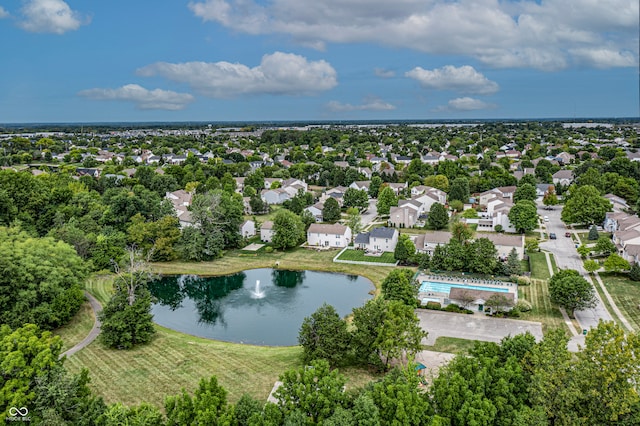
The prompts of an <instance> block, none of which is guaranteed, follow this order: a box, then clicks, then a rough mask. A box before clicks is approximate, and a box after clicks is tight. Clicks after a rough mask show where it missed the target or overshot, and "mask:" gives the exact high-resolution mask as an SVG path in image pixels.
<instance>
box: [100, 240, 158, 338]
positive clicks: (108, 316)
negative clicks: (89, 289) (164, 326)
mask: <svg viewBox="0 0 640 426" xmlns="http://www.w3.org/2000/svg"><path fill="white" fill-rule="evenodd" d="M127 254H128V258H127V259H126V262H127V263H126V264H125V265H124V270H123V269H122V268H121V267H120V266H116V275H117V277H116V279H115V281H114V287H115V293H114V295H113V296H111V299H110V300H109V302H108V303H107V305H106V306H105V308H104V309H103V310H102V311H101V312H100V314H99V318H100V321H101V322H102V327H101V331H100V339H101V340H102V342H103V343H104V344H105V345H107V346H109V347H111V348H116V349H131V348H133V347H134V346H136V345H138V344H144V343H148V342H150V341H151V339H152V337H153V335H154V334H155V328H154V326H153V315H152V314H151V293H150V292H149V289H148V287H147V284H148V283H149V281H151V280H152V279H153V276H152V275H151V273H150V272H149V265H148V264H147V262H146V261H145V260H144V259H141V257H140V252H139V251H136V250H134V249H133V248H129V249H128V251H127Z"/></svg>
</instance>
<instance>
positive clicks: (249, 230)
mask: <svg viewBox="0 0 640 426" xmlns="http://www.w3.org/2000/svg"><path fill="white" fill-rule="evenodd" d="M240 235H242V238H251V237H253V236H254V235H256V223H255V222H254V221H252V220H245V221H244V222H242V225H240Z"/></svg>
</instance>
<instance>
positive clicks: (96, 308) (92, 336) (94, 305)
mask: <svg viewBox="0 0 640 426" xmlns="http://www.w3.org/2000/svg"><path fill="white" fill-rule="evenodd" d="M84 295H85V296H86V297H87V299H89V304H90V305H91V309H92V310H93V314H94V316H95V317H96V321H95V322H94V323H93V328H92V329H91V331H90V332H89V334H88V335H87V337H85V338H84V339H83V340H82V342H80V343H78V344H77V345H75V346H74V347H72V348H70V349H69V350H68V351H66V352H64V353H63V354H61V355H60V358H62V357H63V356H65V355H66V356H71V355H73V354H75V353H76V352H78V351H79V350H81V349H84V348H85V347H86V346H88V345H89V344H90V343H91V342H93V341H94V340H96V337H98V335H99V334H100V320H99V319H98V314H99V313H100V311H101V310H102V305H100V302H98V301H97V300H96V298H95V297H93V296H92V295H91V294H89V292H87V291H85V292H84Z"/></svg>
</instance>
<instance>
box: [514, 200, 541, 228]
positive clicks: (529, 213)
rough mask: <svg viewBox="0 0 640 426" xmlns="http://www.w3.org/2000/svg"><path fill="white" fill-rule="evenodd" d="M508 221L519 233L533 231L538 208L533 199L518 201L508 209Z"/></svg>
mask: <svg viewBox="0 0 640 426" xmlns="http://www.w3.org/2000/svg"><path fill="white" fill-rule="evenodd" d="M509 221H510V222H511V224H512V225H513V226H514V228H516V230H517V231H518V232H520V233H525V232H526V231H533V230H534V229H536V227H537V226H538V210H537V208H536V205H535V203H534V202H533V201H529V200H521V201H518V202H517V203H516V204H515V205H514V206H513V207H511V210H510V211H509Z"/></svg>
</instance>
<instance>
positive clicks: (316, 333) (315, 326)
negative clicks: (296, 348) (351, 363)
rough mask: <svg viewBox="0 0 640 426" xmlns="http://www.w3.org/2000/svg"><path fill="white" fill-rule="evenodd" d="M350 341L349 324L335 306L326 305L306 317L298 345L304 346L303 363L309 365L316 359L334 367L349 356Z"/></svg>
mask: <svg viewBox="0 0 640 426" xmlns="http://www.w3.org/2000/svg"><path fill="white" fill-rule="evenodd" d="M348 340H349V335H348V333H347V323H346V322H345V321H344V320H343V319H342V318H340V315H338V312H336V310H335V308H334V307H333V306H331V305H327V304H326V303H325V304H323V305H322V306H321V307H319V308H318V309H317V310H316V311H315V312H314V313H313V314H311V316H309V317H306V318H305V319H304V321H303V322H302V326H301V327H300V333H299V334H298V343H299V344H300V346H302V353H303V355H302V362H304V363H305V364H309V363H310V362H311V361H313V360H315V359H326V360H327V361H328V362H329V364H330V365H331V366H332V367H335V366H337V365H340V364H342V363H343V362H344V360H345V357H346V354H347V349H348Z"/></svg>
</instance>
